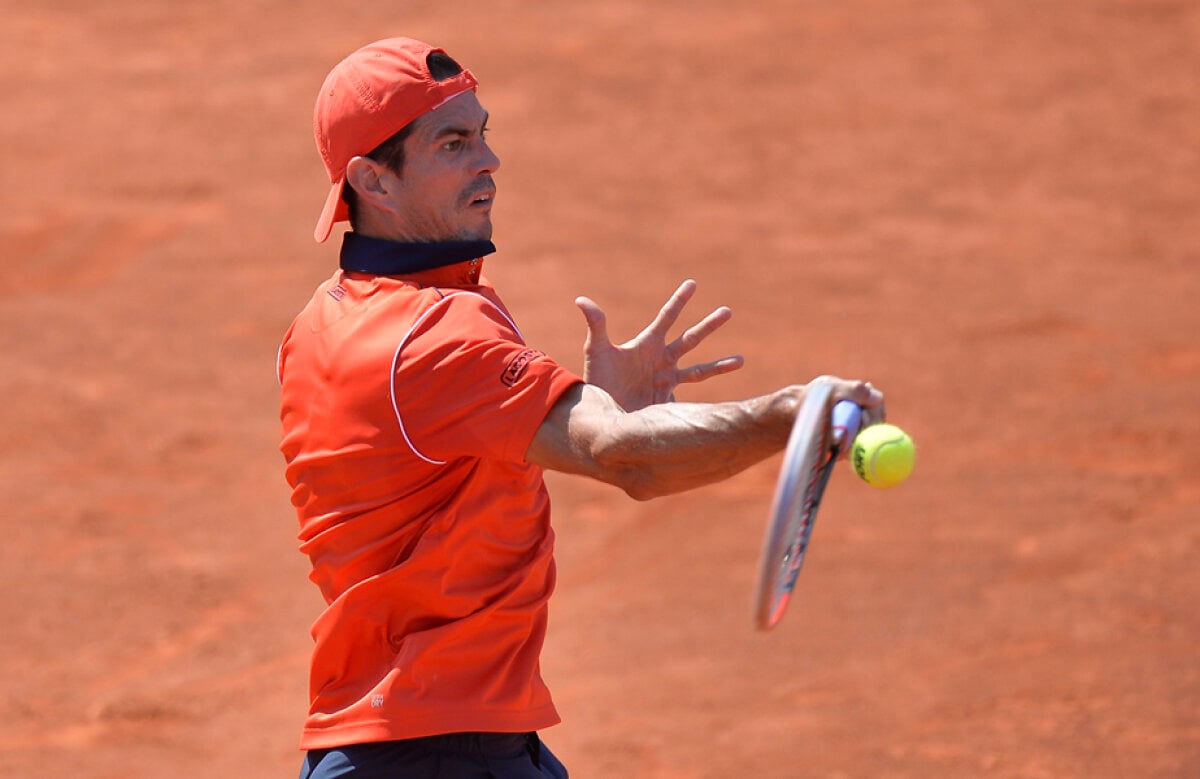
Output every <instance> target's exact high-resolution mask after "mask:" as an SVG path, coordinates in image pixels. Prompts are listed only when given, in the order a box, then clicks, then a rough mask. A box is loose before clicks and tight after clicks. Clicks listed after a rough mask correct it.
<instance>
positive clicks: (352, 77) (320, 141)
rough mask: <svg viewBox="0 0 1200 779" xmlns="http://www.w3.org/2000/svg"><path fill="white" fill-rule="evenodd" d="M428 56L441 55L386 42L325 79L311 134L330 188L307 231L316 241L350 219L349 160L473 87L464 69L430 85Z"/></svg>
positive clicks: (406, 42) (414, 44)
mask: <svg viewBox="0 0 1200 779" xmlns="http://www.w3.org/2000/svg"><path fill="white" fill-rule="evenodd" d="M433 52H441V53H443V54H444V53H445V52H444V51H443V50H442V49H439V48H435V47H433V46H430V45H428V44H426V43H421V42H420V41H415V40H413V39H411V38H388V39H387V40H382V41H376V42H375V43H371V44H368V45H366V46H364V47H362V48H361V49H359V50H358V51H356V52H354V53H353V54H351V55H350V56H349V57H346V59H344V60H342V61H341V62H339V63H338V64H337V65H336V66H335V67H334V69H333V70H331V71H330V72H329V75H328V76H326V77H325V83H324V85H322V87H321V93H320V94H319V95H317V106H316V109H315V110H314V111H313V134H314V135H315V136H316V139H317V150H318V151H320V152H321V160H322V161H323V162H324V163H325V170H326V171H327V172H328V173H329V181H330V183H331V184H332V185H333V186H332V188H331V189H330V190H329V197H328V198H326V200H325V208H324V209H323V210H322V211H321V218H320V219H319V220H317V229H316V230H315V231H314V232H313V237H314V238H316V239H317V241H318V242H320V241H324V240H325V239H326V238H328V237H329V231H330V230H331V229H332V228H333V223H334V222H341V221H345V220H346V219H349V218H350V213H349V209H348V208H347V207H346V202H345V201H344V200H342V187H343V186H345V184H346V166H347V165H348V164H349V163H350V160H351V159H353V158H354V157H357V156H361V155H366V154H368V153H370V152H371V151H372V150H374V149H375V147H376V146H378V145H379V144H381V143H383V142H384V141H386V140H387V139H388V138H391V137H392V136H393V135H395V134H396V133H398V132H399V131H400V130H402V129H404V127H405V126H407V125H408V124H409V123H410V122H412V121H413V120H414V119H416V118H417V117H419V116H421V115H422V114H425V113H427V112H428V111H432V110H433V109H435V108H437V107H438V106H440V105H442V104H443V103H445V102H446V101H447V100H449V99H451V98H453V97H457V96H458V95H461V94H462V93H464V92H467V91H470V90H473V89H475V88H476V86H477V85H478V82H477V81H476V80H475V76H473V75H472V74H471V71H469V70H466V69H463V71H462V72H461V73H459V74H458V75H455V76H451V77H450V78H447V79H444V80H442V81H436V80H435V79H434V78H433V76H432V75H430V73H429V65H428V64H427V59H428V57H429V55H430V54H432V53H433Z"/></svg>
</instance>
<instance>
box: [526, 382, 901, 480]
mask: <svg viewBox="0 0 1200 779" xmlns="http://www.w3.org/2000/svg"><path fill="white" fill-rule="evenodd" d="M818 381H824V382H829V383H831V384H833V389H834V401H835V402H836V401H837V400H840V399H843V398H846V399H849V400H852V401H854V402H856V403H858V404H859V405H861V406H863V407H864V409H865V410H866V413H867V416H868V418H872V417H877V418H881V417H882V413H883V411H882V409H883V395H882V394H881V393H880V392H879V391H878V390H876V389H874V388H872V387H871V386H870V385H869V384H866V383H865V382H859V381H845V380H842V379H835V378H831V377H823V378H822V379H818ZM805 390H806V387H805V386H803V385H794V386H790V387H784V388H783V389H780V390H777V391H775V392H772V393H770V394H767V395H762V396H759V397H756V398H750V399H747V400H739V401H729V402H724V403H659V404H656V405H652V406H647V407H646V408H642V409H639V410H637V411H632V412H626V411H624V410H623V409H622V408H621V406H620V405H619V404H617V402H616V401H614V400H613V399H612V397H611V396H610V395H609V394H608V393H607V392H605V391H604V390H602V389H600V388H599V387H596V386H594V385H590V384H578V385H576V386H574V387H572V388H571V389H570V390H569V391H567V392H566V393H565V394H564V395H563V396H562V397H561V398H560V399H559V400H558V402H557V403H556V404H555V405H554V407H553V408H552V409H551V410H550V412H549V413H548V414H547V415H546V418H545V420H544V421H543V422H542V425H541V427H539V428H538V431H537V433H536V434H535V435H534V438H533V442H532V443H531V444H530V446H529V449H528V451H527V453H526V460H528V461H529V462H531V463H535V464H537V465H540V466H542V467H543V468H548V469H550V470H555V471H562V472H564V473H574V474H579V475H583V476H589V477H591V478H593V479H597V480H599V481H603V482H607V483H609V484H613V485H615V486H617V487H620V488H621V489H622V490H624V491H625V492H626V493H627V494H629V495H630V496H631V497H633V498H635V499H637V500H648V499H650V498H655V497H659V496H661V495H670V494H673V493H677V492H683V491H685V490H689V489H693V488H695V487H700V486H703V485H706V484H711V483H714V482H717V481H721V480H723V479H727V478H729V477H730V476H733V475H734V474H736V473H739V472H741V471H743V470H745V469H746V468H748V467H750V466H751V465H754V464H755V463H757V462H759V461H761V460H764V459H766V458H767V457H769V456H771V455H772V454H774V453H776V452H778V451H781V450H782V449H783V448H784V447H785V446H786V445H787V440H788V436H789V435H790V433H791V428H792V422H793V420H794V419H795V417H796V414H797V413H798V412H799V409H800V405H801V403H802V402H803V400H804V394H805Z"/></svg>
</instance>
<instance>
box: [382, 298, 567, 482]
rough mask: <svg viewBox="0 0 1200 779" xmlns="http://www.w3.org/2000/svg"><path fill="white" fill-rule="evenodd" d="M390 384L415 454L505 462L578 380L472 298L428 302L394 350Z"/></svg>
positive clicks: (499, 311) (498, 312) (501, 314)
mask: <svg viewBox="0 0 1200 779" xmlns="http://www.w3.org/2000/svg"><path fill="white" fill-rule="evenodd" d="M393 378H394V382H393V388H394V402H395V406H396V413H397V417H398V419H399V421H400V424H401V425H402V426H403V427H404V429H405V431H406V434H407V437H408V439H409V442H410V443H411V445H412V446H413V447H414V448H415V449H416V450H417V451H418V452H419V453H420V454H422V455H423V456H425V457H428V458H432V459H436V460H450V459H453V458H458V457H479V458H486V459H500V460H507V461H511V462H521V461H523V460H524V459H525V453H526V451H527V450H528V449H529V443H530V442H531V441H532V440H533V436H534V433H536V432H537V429H538V427H539V426H540V425H541V423H542V420H543V419H545V417H546V414H547V413H548V412H549V411H550V408H551V407H552V406H553V405H554V403H555V402H557V400H558V399H559V397H560V396H561V395H562V394H563V392H565V391H566V390H567V389H568V388H569V387H571V386H572V385H574V384H576V383H578V382H581V381H582V379H580V378H579V376H577V375H576V374H575V373H573V372H571V371H569V370H567V369H566V368H563V367H562V366H560V365H559V364H558V363H556V362H555V361H554V360H552V359H551V358H550V357H548V356H547V355H546V354H545V353H544V352H541V351H539V350H537V349H532V348H530V347H529V346H527V345H526V344H525V342H524V339H523V338H522V337H521V334H520V332H519V331H518V330H517V328H516V326H515V324H514V323H513V322H512V320H511V319H510V318H509V316H508V314H507V313H506V312H505V311H504V310H503V308H502V307H501V306H500V305H499V304H498V302H495V301H493V300H491V299H489V298H487V297H485V296H483V295H480V294H476V293H471V292H460V293H455V294H452V295H449V296H447V297H446V298H444V299H442V300H440V301H438V302H437V303H436V304H434V306H433V308H431V309H430V311H429V312H428V313H427V315H426V316H424V317H423V319H422V322H421V324H420V325H419V326H418V327H417V328H415V329H414V330H413V332H412V333H411V334H410V336H409V338H408V339H407V340H406V341H405V343H403V344H402V345H401V346H400V349H399V351H398V352H397V358H396V363H395V368H394V377H393Z"/></svg>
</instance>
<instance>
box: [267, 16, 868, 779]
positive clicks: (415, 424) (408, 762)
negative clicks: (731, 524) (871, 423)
mask: <svg viewBox="0 0 1200 779" xmlns="http://www.w3.org/2000/svg"><path fill="white" fill-rule="evenodd" d="M476 90H477V82H476V79H475V76H474V75H472V73H471V72H470V71H469V70H467V69H465V68H463V67H461V66H460V65H459V64H458V63H457V62H456V61H455V60H453V59H452V58H451V57H450V56H449V55H448V54H447V53H446V52H445V51H443V50H441V49H438V48H435V47H432V46H429V45H426V44H424V43H421V42H419V41H415V40H411V39H406V38H393V39H388V40H382V41H378V42H376V43H373V44H370V45H368V46H365V47H364V48H362V49H359V50H358V51H356V52H354V53H352V54H351V55H349V56H348V57H347V58H346V59H345V60H343V61H342V62H341V63H339V64H338V65H337V66H336V67H334V69H333V70H332V71H331V72H330V74H329V75H328V77H327V78H326V80H325V82H324V85H323V86H322V87H321V91H320V93H319V95H318V97H317V103H316V109H315V134H316V141H317V147H318V150H319V151H320V154H321V158H322V160H323V161H324V163H325V167H326V170H327V171H328V174H329V179H330V183H331V187H330V190H329V195H328V198H327V200H326V202H325V207H324V209H323V211H322V212H321V216H320V219H319V220H318V222H317V227H316V233H315V237H316V239H317V240H318V241H324V240H326V239H327V238H328V236H329V234H330V231H331V228H332V226H333V225H334V224H335V223H337V222H340V221H349V223H350V230H349V231H348V232H346V233H345V234H344V235H343V237H342V244H341V250H340V257H339V267H338V269H337V270H336V271H335V272H334V273H333V274H332V276H331V277H330V278H329V279H328V280H326V281H325V282H324V283H322V284H321V285H320V286H319V287H318V288H317V290H316V291H315V293H314V294H313V296H312V298H311V300H310V301H309V302H308V304H307V306H305V308H304V309H303V311H302V312H301V313H300V314H299V315H298V316H297V317H296V319H295V321H294V322H293V324H292V326H291V327H290V329H289V330H288V332H287V334H286V336H285V338H284V341H283V345H282V347H281V349H280V352H279V361H278V371H279V378H280V382H281V386H282V392H281V395H282V398H281V403H282V410H281V418H282V423H283V424H282V427H283V432H282V442H281V449H282V451H283V454H284V457H285V460H286V463H287V465H286V476H287V480H288V482H289V484H290V485H291V487H292V502H293V504H294V505H295V508H296V511H297V514H298V516H299V521H300V534H299V539H300V549H301V551H302V552H303V553H305V554H306V555H308V557H309V558H310V559H311V562H312V573H311V577H310V578H311V579H312V581H313V583H314V584H316V585H317V587H319V588H320V591H321V593H322V595H323V596H324V598H325V601H326V603H327V604H328V605H327V607H326V609H325V610H324V612H323V613H322V614H321V616H320V617H319V618H318V619H317V620H316V622H315V623H314V625H313V626H312V636H313V639H314V642H315V645H314V649H313V654H312V661H311V668H310V682H309V689H310V708H309V712H308V716H307V719H306V721H305V724H304V729H303V734H302V738H301V748H302V749H303V750H305V752H306V755H305V759H304V763H303V767H302V770H301V777H303V778H304V779H332V777H355V778H356V779H365V778H367V777H380V778H382V777H388V779H396V778H397V777H421V778H422V779H428V778H429V777H447V778H450V777H452V778H453V779H470V778H471V777H501V778H502V779H525V778H527V777H565V776H567V772H566V769H565V768H563V766H562V764H561V763H560V762H559V761H558V760H557V759H556V758H555V756H554V755H553V753H551V751H550V750H549V749H547V748H546V746H545V745H544V744H542V743H541V741H540V739H539V737H538V735H537V734H538V731H540V730H542V729H544V728H547V727H549V726H551V725H554V724H555V723H557V722H558V721H559V716H558V713H557V712H556V710H555V707H554V704H553V702H552V700H551V696H550V692H549V690H548V689H547V687H546V685H545V683H544V682H543V681H542V677H541V674H540V671H539V655H540V652H541V649H542V644H543V639H544V638H545V635H546V626H547V601H548V599H549V598H550V595H551V592H552V591H553V590H554V582H555V568H554V557H553V553H554V532H553V530H552V529H551V523H550V502H549V499H548V496H547V492H546V487H545V485H544V484H543V481H542V473H543V469H545V468H550V469H554V470H557V471H563V472H566V473H573V474H580V475H583V476H588V477H591V478H593V479H597V480H600V481H603V482H607V483H609V484H613V485H616V486H617V487H619V488H621V489H623V490H624V491H625V492H626V493H628V494H629V495H630V496H632V497H633V498H635V499H639V500H644V499H648V498H653V497H655V496H658V495H666V494H670V493H675V492H679V491H681V490H687V489H691V488H694V487H699V486H701V485H704V484H709V483H712V482H716V481H718V480H721V479H725V478H727V477H729V476H732V475H733V474H735V473H738V472H739V471H741V470H743V469H744V468H746V467H748V466H750V465H751V464H753V463H756V462H758V461H760V460H762V459H763V458H765V457H767V456H769V455H771V454H773V453H775V452H778V451H780V450H781V449H782V448H783V447H784V446H785V444H786V442H787V438H788V433H789V430H790V428H791V424H792V420H793V418H794V417H795V415H796V413H797V409H798V408H799V406H800V403H801V402H802V400H803V398H804V395H805V390H806V387H805V385H795V386H789V387H784V388H782V389H779V390H777V391H774V392H771V393H769V394H766V395H762V396H760V397H755V398H751V399H747V400H741V401H735V402H725V403H712V404H697V403H676V402H668V401H671V400H672V398H673V393H674V390H675V388H676V386H677V385H678V384H680V383H691V382H698V381H704V380H706V379H708V378H710V377H713V376H716V375H720V374H723V373H727V372H729V371H731V370H735V369H737V368H739V367H740V366H741V359H740V358H737V357H730V358H724V359H721V360H717V361H714V362H710V363H704V364H700V365H693V366H690V367H680V365H679V361H680V359H681V358H682V357H683V356H684V355H685V354H686V353H688V352H689V351H690V350H691V349H693V348H694V347H695V346H696V345H697V344H698V343H700V342H701V341H702V340H703V339H704V338H705V337H707V336H708V335H709V334H710V333H711V332H713V331H714V330H715V329H717V328H718V327H720V326H721V325H722V324H723V323H724V322H725V321H726V320H727V319H728V317H729V311H728V309H724V308H721V309H717V310H716V311H714V312H713V313H712V314H709V315H708V316H707V317H705V318H704V319H703V320H701V321H700V322H698V323H697V324H696V325H694V326H693V327H691V328H689V329H688V330H686V331H685V333H684V334H683V335H682V336H680V337H679V338H677V339H675V340H672V341H670V342H668V341H667V340H666V334H667V330H668V329H669V328H670V327H671V326H672V325H673V324H674V323H675V322H676V320H677V318H678V316H679V315H680V313H681V312H682V309H683V308H684V306H685V305H686V303H687V302H688V300H689V299H690V298H691V297H692V295H693V293H694V291H695V284H694V283H692V282H690V281H688V282H685V283H683V284H682V285H681V286H680V287H679V289H678V290H677V291H676V292H675V294H674V295H673V296H672V297H671V299H670V300H669V301H668V302H667V303H666V304H665V305H664V306H663V308H662V310H661V311H660V312H659V314H658V316H657V317H656V318H655V320H654V321H653V322H652V323H651V324H650V325H649V326H648V327H647V328H646V329H645V330H644V331H643V332H642V333H641V334H640V335H639V336H638V337H637V338H636V339H634V340H633V341H631V342H629V343H627V344H623V345H620V346H617V345H614V344H613V343H611V341H610V340H609V338H608V335H607V333H606V329H605V319H604V312H603V311H602V310H601V309H600V308H599V307H598V306H597V305H596V304H595V303H594V302H592V301H590V300H588V299H586V298H581V299H579V300H578V301H577V304H578V305H579V307H580V308H581V310H582V312H583V315H584V317H585V321H586V323H587V327H588V341H587V344H586V347H585V362H584V370H583V376H579V375H576V374H574V373H572V372H571V371H569V370H567V369H566V368H564V367H562V366H561V365H559V364H558V363H557V362H555V361H554V360H553V359H552V358H550V357H549V356H547V355H546V354H544V353H543V352H542V351H540V350H538V349H537V348H536V347H535V346H532V345H530V344H528V343H526V342H525V339H524V338H523V337H522V335H521V332H520V330H519V329H518V327H517V325H516V323H515V322H514V320H513V317H512V315H511V313H510V312H509V311H508V309H507V308H506V307H505V305H504V303H503V302H502V301H501V299H500V297H499V296H498V295H497V293H496V291H495V290H494V289H493V287H492V285H491V284H490V283H489V282H488V280H487V278H486V277H485V276H484V275H483V262H484V259H485V258H486V257H488V256H489V255H491V254H492V253H493V252H494V251H495V246H494V245H493V244H492V243H491V237H492V216H491V214H492V204H493V202H494V200H495V198H496V192H497V190H496V178H495V177H496V172H497V170H498V169H499V167H500V160H499V159H498V158H497V157H496V155H495V154H494V153H493V151H492V150H491V148H489V146H488V142H487V125H488V114H487V112H486V111H485V110H484V107H483V105H482V104H481V103H480V101H479V98H478V96H477V93H476ZM819 381H822V382H824V383H828V384H830V385H831V386H832V388H833V394H834V396H835V400H836V399H840V398H848V399H850V400H853V401H854V402H856V403H859V404H860V405H862V406H864V407H865V408H866V409H867V410H868V413H869V414H881V413H882V404H883V397H882V395H881V393H880V392H879V391H877V390H876V389H874V388H873V387H871V386H870V385H869V384H867V383H865V382H861V381H844V380H841V379H835V378H829V377H826V378H822V379H819ZM629 773H630V774H636V773H637V770H636V768H635V767H631V768H630V771H629Z"/></svg>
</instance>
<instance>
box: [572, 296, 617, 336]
mask: <svg viewBox="0 0 1200 779" xmlns="http://www.w3.org/2000/svg"><path fill="white" fill-rule="evenodd" d="M575 305H576V306H578V307H579V310H580V311H582V312H583V318H584V320H585V321H586V322H587V327H588V343H592V342H596V343H608V342H609V341H608V317H607V316H605V314H604V309H602V308H600V306H599V305H597V304H596V302H595V301H594V300H592V299H591V298H588V297H583V296H582V295H581V296H579V297H577V298H575Z"/></svg>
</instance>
